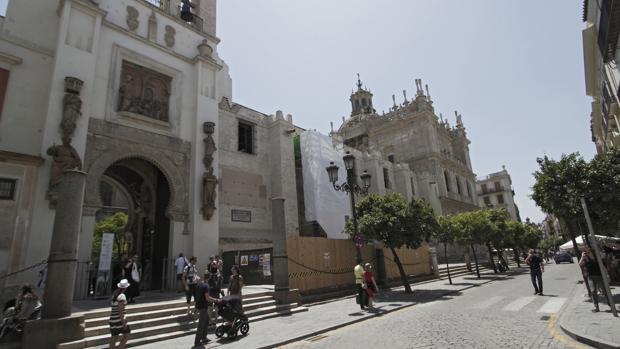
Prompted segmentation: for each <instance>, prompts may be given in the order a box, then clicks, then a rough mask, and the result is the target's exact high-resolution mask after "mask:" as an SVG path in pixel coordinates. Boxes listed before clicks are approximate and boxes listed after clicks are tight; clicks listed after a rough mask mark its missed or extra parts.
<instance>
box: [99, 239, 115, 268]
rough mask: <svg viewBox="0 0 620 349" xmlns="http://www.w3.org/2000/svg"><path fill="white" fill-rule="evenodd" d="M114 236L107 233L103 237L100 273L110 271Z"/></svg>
mask: <svg viewBox="0 0 620 349" xmlns="http://www.w3.org/2000/svg"><path fill="white" fill-rule="evenodd" d="M113 246H114V234H110V233H105V234H103V235H102V236H101V253H99V271H109V270H110V265H111V264H112V247H113Z"/></svg>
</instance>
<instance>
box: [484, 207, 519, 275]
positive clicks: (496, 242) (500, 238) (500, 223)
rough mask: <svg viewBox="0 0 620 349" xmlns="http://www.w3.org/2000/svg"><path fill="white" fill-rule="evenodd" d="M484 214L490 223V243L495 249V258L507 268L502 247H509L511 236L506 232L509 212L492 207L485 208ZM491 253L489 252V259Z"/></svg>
mask: <svg viewBox="0 0 620 349" xmlns="http://www.w3.org/2000/svg"><path fill="white" fill-rule="evenodd" d="M485 214H486V216H487V218H488V220H489V221H490V223H491V225H492V230H491V231H490V236H489V237H490V241H489V242H490V244H492V245H493V247H494V248H495V249H496V250H497V259H498V261H499V262H500V263H502V264H503V265H504V266H505V267H506V269H509V268H508V263H506V260H504V255H503V252H504V248H508V247H511V243H512V236H510V234H509V233H507V224H508V222H509V221H510V214H509V213H508V211H506V209H503V208H500V209H492V210H486V211H485ZM492 258H493V255H492V253H491V259H492Z"/></svg>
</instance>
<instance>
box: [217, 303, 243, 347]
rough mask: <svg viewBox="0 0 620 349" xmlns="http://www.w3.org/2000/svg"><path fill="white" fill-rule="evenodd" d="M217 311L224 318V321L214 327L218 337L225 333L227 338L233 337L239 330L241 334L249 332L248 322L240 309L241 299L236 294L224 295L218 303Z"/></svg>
mask: <svg viewBox="0 0 620 349" xmlns="http://www.w3.org/2000/svg"><path fill="white" fill-rule="evenodd" d="M217 313H218V315H219V316H221V317H222V319H224V321H225V322H224V323H223V324H221V325H219V326H218V327H216V328H215V335H216V336H217V337H218V338H221V337H223V336H224V335H226V337H227V338H231V339H232V338H235V337H237V334H238V333H239V332H241V334H242V335H244V336H245V335H246V334H248V332H250V322H249V321H248V318H247V316H245V315H244V314H243V311H242V310H241V299H239V297H237V296H226V297H224V298H222V301H221V302H220V303H219V304H218V310H217Z"/></svg>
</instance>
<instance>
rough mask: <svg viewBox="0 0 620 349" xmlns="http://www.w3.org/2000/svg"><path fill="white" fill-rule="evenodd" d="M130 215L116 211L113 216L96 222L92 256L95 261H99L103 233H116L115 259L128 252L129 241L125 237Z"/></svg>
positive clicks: (113, 251)
mask: <svg viewBox="0 0 620 349" xmlns="http://www.w3.org/2000/svg"><path fill="white" fill-rule="evenodd" d="M127 219H128V216H127V214H126V213H125V212H116V213H115V214H113V215H112V216H109V217H107V218H105V219H103V220H101V221H99V222H97V224H95V231H94V234H93V243H92V246H93V248H92V257H91V261H92V262H93V263H96V264H97V263H98V261H99V253H100V252H101V238H102V236H103V234H105V233H109V234H114V247H113V250H112V256H113V258H114V256H115V257H116V258H114V259H115V260H120V259H121V257H122V256H123V255H124V254H127V253H128V252H129V251H127V249H128V247H129V242H128V241H127V238H126V237H125V227H126V226H127Z"/></svg>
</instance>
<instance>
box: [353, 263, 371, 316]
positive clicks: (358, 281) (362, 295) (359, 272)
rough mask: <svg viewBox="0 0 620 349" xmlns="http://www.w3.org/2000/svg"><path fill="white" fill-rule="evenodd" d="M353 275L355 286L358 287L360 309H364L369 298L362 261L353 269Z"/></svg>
mask: <svg viewBox="0 0 620 349" xmlns="http://www.w3.org/2000/svg"><path fill="white" fill-rule="evenodd" d="M353 274H354V275H355V285H356V286H357V301H358V303H359V305H360V309H364V306H366V300H367V299H368V297H367V296H366V290H365V289H364V266H362V262H361V261H360V262H359V263H357V265H356V266H355V268H353Z"/></svg>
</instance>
